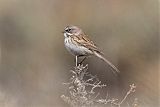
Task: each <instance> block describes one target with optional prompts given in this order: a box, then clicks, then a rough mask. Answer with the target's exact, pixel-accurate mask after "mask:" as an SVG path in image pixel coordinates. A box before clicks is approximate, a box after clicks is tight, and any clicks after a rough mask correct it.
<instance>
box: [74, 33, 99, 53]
mask: <svg viewBox="0 0 160 107" xmlns="http://www.w3.org/2000/svg"><path fill="white" fill-rule="evenodd" d="M73 39H74V41H76V42H77V43H78V44H79V45H81V46H84V47H86V48H88V49H89V50H91V51H97V52H100V51H99V49H98V47H97V46H96V45H95V44H94V43H93V41H91V40H90V39H89V38H88V36H86V35H85V34H81V35H78V36H75V35H74V36H73ZM100 53H101V52H100Z"/></svg>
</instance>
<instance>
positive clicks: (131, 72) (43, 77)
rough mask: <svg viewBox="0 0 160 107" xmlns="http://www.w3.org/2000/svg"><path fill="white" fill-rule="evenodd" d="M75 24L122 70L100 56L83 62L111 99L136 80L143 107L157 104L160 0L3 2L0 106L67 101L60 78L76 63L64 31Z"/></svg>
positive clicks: (59, 106) (45, 106)
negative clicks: (113, 69) (113, 70)
mask: <svg viewBox="0 0 160 107" xmlns="http://www.w3.org/2000/svg"><path fill="white" fill-rule="evenodd" d="M69 24H73V25H77V26H79V27H81V28H82V29H83V30H84V31H85V32H86V33H87V34H88V35H89V36H90V38H91V39H92V40H93V41H95V42H96V44H97V45H98V46H99V47H100V48H101V49H102V50H103V52H104V53H105V55H106V57H107V58H108V59H109V60H110V61H111V62H113V63H114V64H115V65H116V66H117V67H118V68H119V70H120V71H121V73H120V74H119V76H118V77H115V76H114V75H113V74H112V73H111V72H110V69H109V67H108V66H106V65H105V64H104V63H103V62H102V61H100V60H98V59H97V58H95V57H93V58H89V59H88V60H87V61H85V63H88V64H89V72H90V73H92V74H93V75H97V76H98V77H99V79H100V80H102V82H103V83H106V84H108V88H107V89H108V91H109V94H110V96H111V97H117V98H122V97H123V95H124V94H125V92H126V91H127V89H128V88H129V85H130V84H132V83H135V84H136V85H137V90H136V93H135V94H134V95H131V96H132V97H133V98H138V101H139V105H140V107H158V97H159V96H160V94H158V92H159V87H158V85H159V82H158V72H159V69H158V66H159V65H158V61H159V57H158V42H159V41H158V30H159V29H158V1H157V0H0V49H1V54H0V55H1V57H0V60H1V65H0V107H65V106H66V104H65V103H64V102H63V101H62V100H61V98H60V96H61V95H62V94H66V93H67V87H66V86H63V85H62V83H63V82H67V81H68V80H69V76H70V72H69V70H70V69H72V68H73V66H74V65H75V63H74V57H73V56H72V55H70V54H69V53H68V52H67V50H66V49H65V47H64V44H63V40H64V37H63V34H62V33H61V31H62V30H63V29H64V27H65V26H66V25H69ZM106 81H107V82H106ZM103 92H104V93H106V90H103ZM130 100H131V102H132V99H129V100H128V101H130Z"/></svg>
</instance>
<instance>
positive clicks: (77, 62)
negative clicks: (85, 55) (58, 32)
mask: <svg viewBox="0 0 160 107" xmlns="http://www.w3.org/2000/svg"><path fill="white" fill-rule="evenodd" d="M77 65H78V56H76V66H77Z"/></svg>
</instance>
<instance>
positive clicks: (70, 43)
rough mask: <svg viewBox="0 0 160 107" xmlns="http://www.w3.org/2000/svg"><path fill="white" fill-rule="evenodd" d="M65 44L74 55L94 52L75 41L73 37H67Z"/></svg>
mask: <svg viewBox="0 0 160 107" xmlns="http://www.w3.org/2000/svg"><path fill="white" fill-rule="evenodd" d="M64 44H65V47H66V49H67V50H68V51H69V52H70V53H71V54H73V55H76V56H77V55H89V54H92V51H90V50H89V49H87V48H86V47H84V46H81V45H80V44H78V43H76V41H74V40H73V39H72V38H71V37H65V40H64Z"/></svg>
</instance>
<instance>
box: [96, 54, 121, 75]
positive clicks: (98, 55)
mask: <svg viewBox="0 0 160 107" xmlns="http://www.w3.org/2000/svg"><path fill="white" fill-rule="evenodd" d="M94 55H95V56H97V57H98V58H100V59H102V60H103V61H104V62H106V63H107V64H108V65H109V66H110V67H111V68H112V70H113V71H116V73H119V72H120V71H119V70H118V69H117V68H116V67H115V66H114V65H113V64H112V63H111V62H110V61H108V60H107V59H106V58H105V57H104V56H103V55H102V54H101V53H99V52H96V51H95V52H94ZM114 73H115V72H114Z"/></svg>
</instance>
